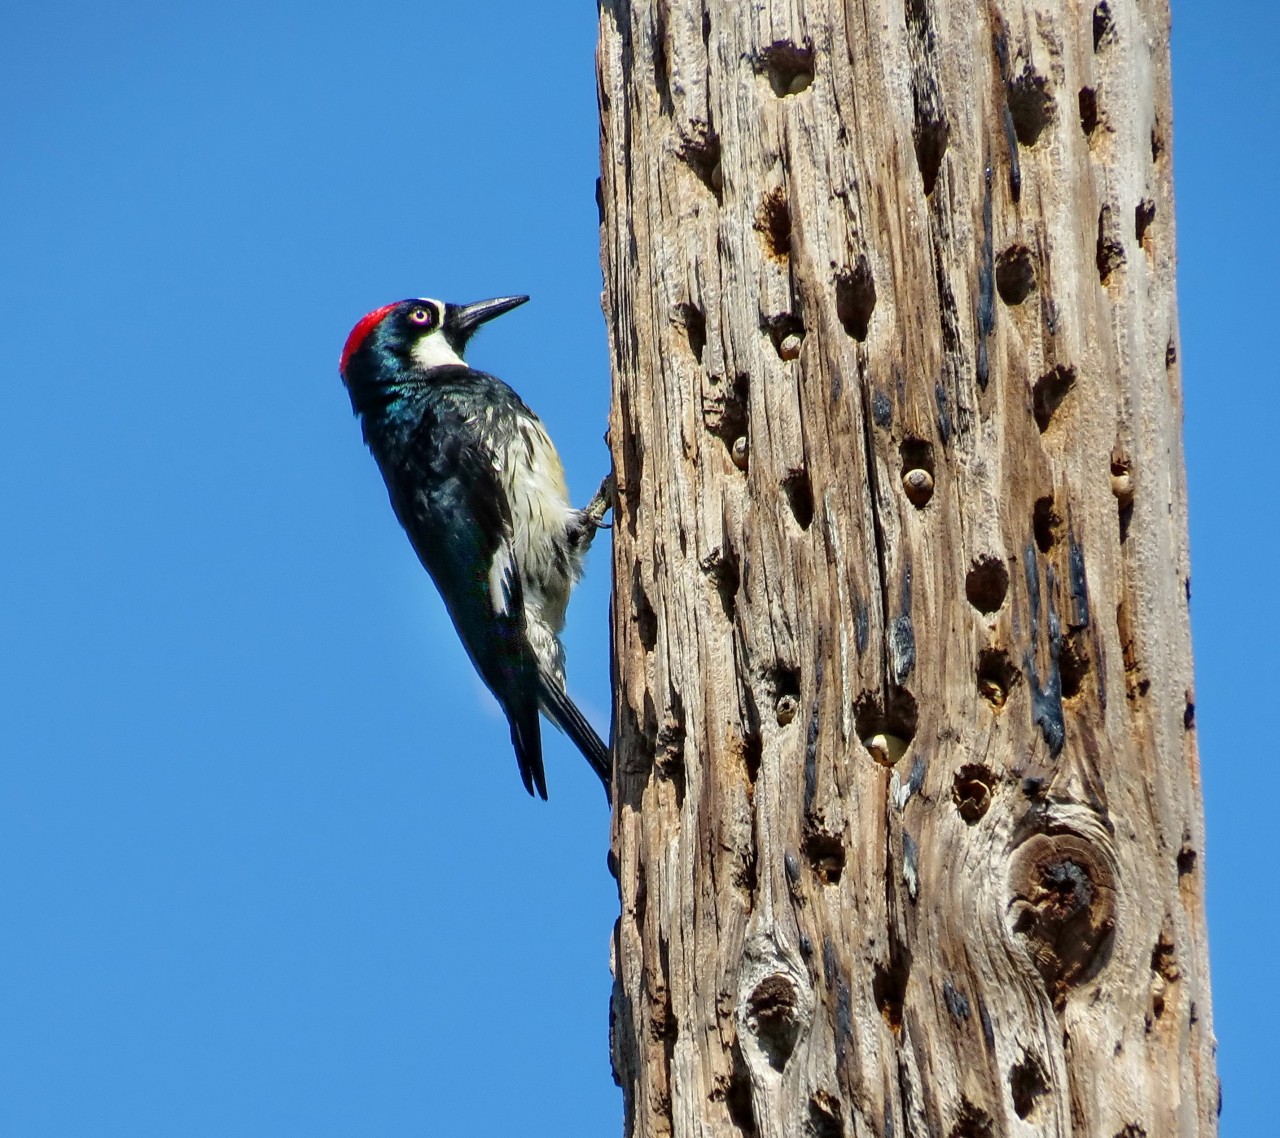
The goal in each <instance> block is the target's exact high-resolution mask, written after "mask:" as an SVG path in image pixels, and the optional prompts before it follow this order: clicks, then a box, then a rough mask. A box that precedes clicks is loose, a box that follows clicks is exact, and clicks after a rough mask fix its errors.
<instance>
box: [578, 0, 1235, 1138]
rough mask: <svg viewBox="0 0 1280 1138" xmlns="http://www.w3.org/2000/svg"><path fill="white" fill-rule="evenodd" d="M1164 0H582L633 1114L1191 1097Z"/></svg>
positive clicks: (1198, 1063) (1183, 626)
mask: <svg viewBox="0 0 1280 1138" xmlns="http://www.w3.org/2000/svg"><path fill="white" fill-rule="evenodd" d="M1168 23H1169V16H1168V7H1167V3H1165V2H1164V0H1104V2H1102V3H1099V4H1098V5H1097V6H1096V7H1092V8H1091V7H1089V6H1081V5H1078V4H1075V3H1068V2H1066V0H1003V2H1002V3H997V2H996V0H991V2H990V3H977V2H974V0H958V2H957V3H953V4H943V3H939V2H938V0H905V2H904V0H891V2H888V3H881V4H867V3H846V4H844V5H840V4H829V3H824V2H823V0H790V2H789V3H784V2H782V0H759V2H758V3H754V4H732V5H730V4H712V3H711V2H710V0H701V2H699V0H604V6H603V9H602V13H601V30H600V51H599V68H600V102H601V118H602V129H603V138H602V174H603V176H602V182H601V206H602V214H603V218H602V220H603V231H602V244H603V256H604V269H605V310H606V313H607V314H608V318H609V327H610V335H611V350H612V358H613V367H614V405H613V414H612V420H611V440H612V446H613V452H614V459H615V464H616V470H617V477H618V491H619V492H618V508H617V524H616V527H615V530H614V542H615V562H614V574H615V576H614V586H615V591H614V611H613V635H614V650H615V660H616V671H617V683H616V701H617V703H616V712H617V714H616V720H615V721H616V724H617V727H616V753H617V762H618V772H617V776H616V778H617V794H616V806H615V817H614V826H613V859H614V864H615V867H616V871H617V874H618V880H619V885H620V891H621V898H622V916H621V919H620V921H619V923H618V926H617V932H616V938H615V973H616V978H617V979H616V986H615V993H614V1000H613V1007H612V1029H613V1051H614V1063H615V1068H616V1071H617V1076H618V1079H619V1081H620V1082H621V1084H622V1087H623V1091H624V1095H625V1102H626V1113H627V1132H628V1133H629V1134H636V1135H644V1136H646V1138H648V1136H651V1135H664V1134H675V1135H680V1136H682V1138H683V1136H686V1135H762V1136H766V1138H772V1136H775V1135H801V1134H804V1135H814V1136H819V1138H831V1136H836V1135H883V1136H888V1135H893V1136H895V1138H900V1136H904V1135H905V1136H919V1138H924V1136H925V1135H940V1136H951V1138H962V1136H986V1135H1005V1134H1010V1135H1012V1134H1031V1133H1036V1134H1053V1135H1067V1134H1087V1135H1100V1136H1103V1138H1138V1136H1140V1135H1146V1136H1149V1138H1157V1136H1159V1138H1165V1136H1169V1135H1191V1134H1197V1135H1201V1134H1212V1133H1214V1131H1215V1129H1216V1110H1217V1100H1218V1089H1217V1080H1216V1075H1215V1071H1214V1059H1213V1053H1214V1040H1213V1030H1212V1017H1211V1010H1210V997H1209V972H1208V957H1207V950H1206V938H1205V926H1204V911H1203V898H1202V865H1201V862H1200V858H1199V855H1200V850H1201V848H1202V843H1203V835H1204V831H1203V823H1202V818H1201V808H1200V786H1199V773H1198V765H1197V755H1196V744H1195V724H1194V703H1193V695H1192V670H1191V650H1190V637H1189V624H1188V613H1187V604H1188V598H1189V595H1190V583H1189V578H1188V552H1187V537H1186V532H1187V531H1186V493H1185V486H1184V476H1183V467H1182V451H1181V440H1180V430H1179V419H1180V415H1181V396H1180V388H1179V374H1178V363H1177V318H1176V310H1175V293H1174V227H1173V190H1172V181H1171V162H1170V158H1171V156H1170V91H1169V51H1168Z"/></svg>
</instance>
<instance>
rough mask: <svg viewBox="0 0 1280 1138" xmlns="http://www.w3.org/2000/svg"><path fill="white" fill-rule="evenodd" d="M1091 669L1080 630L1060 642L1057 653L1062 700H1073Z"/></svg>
mask: <svg viewBox="0 0 1280 1138" xmlns="http://www.w3.org/2000/svg"><path fill="white" fill-rule="evenodd" d="M1092 667H1093V665H1092V663H1091V662H1090V660H1089V644H1088V640H1087V639H1086V637H1085V632H1084V630H1083V629H1081V630H1080V631H1078V632H1073V633H1072V634H1071V635H1070V636H1068V637H1067V638H1066V639H1065V640H1064V641H1063V642H1062V648H1061V650H1060V651H1059V653H1058V672H1059V675H1060V677H1061V680H1062V698H1063V699H1074V698H1075V697H1076V696H1078V695H1079V694H1080V690H1081V688H1082V687H1083V686H1084V681H1085V677H1086V676H1088V674H1089V671H1090V669H1091V668H1092Z"/></svg>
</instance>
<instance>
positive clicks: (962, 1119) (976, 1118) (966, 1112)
mask: <svg viewBox="0 0 1280 1138" xmlns="http://www.w3.org/2000/svg"><path fill="white" fill-rule="evenodd" d="M994 1136H995V1126H994V1125H993V1123H992V1121H991V1115H989V1114H988V1113H987V1112H986V1111H985V1110H983V1109H982V1108H981V1107H977V1106H974V1105H973V1103H971V1102H970V1101H969V1100H968V1099H963V1100H961V1103H960V1115H959V1117H958V1118H957V1119H956V1123H955V1125H954V1126H953V1127H952V1128H951V1129H950V1131H949V1132H948V1134H947V1138H994Z"/></svg>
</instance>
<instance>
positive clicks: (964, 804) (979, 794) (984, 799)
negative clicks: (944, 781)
mask: <svg viewBox="0 0 1280 1138" xmlns="http://www.w3.org/2000/svg"><path fill="white" fill-rule="evenodd" d="M995 785H996V776H995V774H994V773H993V772H992V771H991V770H989V769H988V768H987V767H984V766H983V765H982V764H981V763H967V764H965V765H964V766H962V767H961V768H960V769H959V770H958V771H957V772H956V776H955V778H954V779H953V780H952V782H951V801H952V802H954V803H955V806H956V811H957V812H958V813H959V815H960V817H961V818H963V819H964V820H965V822H966V823H968V824H969V825H970V826H972V825H973V824H974V823H975V822H978V821H980V820H981V819H982V817H983V816H984V815H985V814H986V812H987V811H988V810H990V809H991V796H992V795H993V794H994V793H995Z"/></svg>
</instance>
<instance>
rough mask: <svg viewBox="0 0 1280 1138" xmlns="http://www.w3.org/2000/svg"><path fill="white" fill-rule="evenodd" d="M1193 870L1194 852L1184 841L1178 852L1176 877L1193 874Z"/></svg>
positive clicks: (1194, 863) (1194, 866)
mask: <svg viewBox="0 0 1280 1138" xmlns="http://www.w3.org/2000/svg"><path fill="white" fill-rule="evenodd" d="M1195 868H1196V851H1195V850H1194V849H1192V848H1191V846H1190V844H1189V843H1188V842H1186V841H1185V840H1184V841H1183V843H1182V848H1181V849H1180V850H1178V876H1179V877H1186V876H1187V874H1189V873H1194V872H1195Z"/></svg>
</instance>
